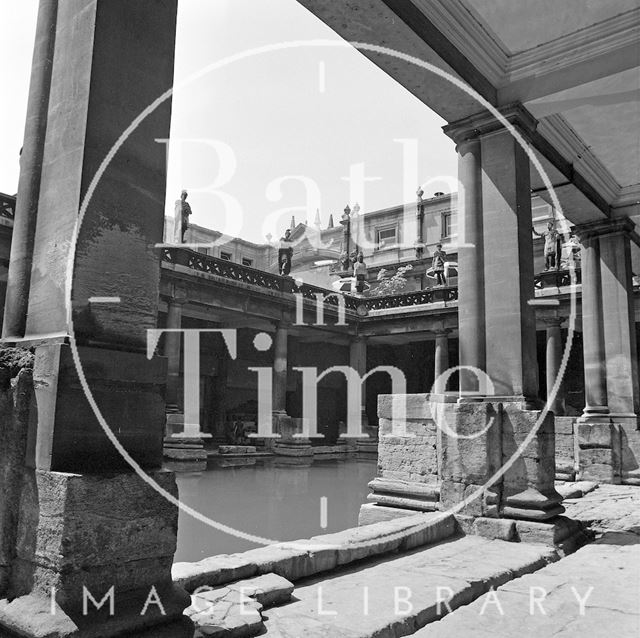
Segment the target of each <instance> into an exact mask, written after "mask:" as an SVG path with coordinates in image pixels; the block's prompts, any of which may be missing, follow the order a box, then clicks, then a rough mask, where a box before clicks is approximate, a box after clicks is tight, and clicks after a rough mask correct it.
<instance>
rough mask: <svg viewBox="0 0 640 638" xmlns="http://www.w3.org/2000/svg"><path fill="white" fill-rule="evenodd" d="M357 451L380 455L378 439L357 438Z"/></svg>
mask: <svg viewBox="0 0 640 638" xmlns="http://www.w3.org/2000/svg"><path fill="white" fill-rule="evenodd" d="M356 451H357V452H359V453H362V454H370V455H371V456H377V455H378V441H376V440H375V439H357V440H356Z"/></svg>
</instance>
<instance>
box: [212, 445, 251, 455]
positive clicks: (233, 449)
mask: <svg viewBox="0 0 640 638" xmlns="http://www.w3.org/2000/svg"><path fill="white" fill-rule="evenodd" d="M255 453H256V446H255V445H221V446H220V447H219V448H218V454H255Z"/></svg>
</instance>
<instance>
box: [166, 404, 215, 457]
mask: <svg viewBox="0 0 640 638" xmlns="http://www.w3.org/2000/svg"><path fill="white" fill-rule="evenodd" d="M194 430H195V428H194ZM166 433H167V435H166V436H165V439H164V443H163V447H162V454H163V456H164V458H165V459H172V460H174V461H206V460H207V451H206V450H205V449H204V439H210V438H212V436H211V434H209V433H207V432H200V431H199V429H198V430H197V431H193V432H191V431H188V430H187V431H185V430H184V414H182V413H181V412H173V411H172V412H168V413H167V425H166Z"/></svg>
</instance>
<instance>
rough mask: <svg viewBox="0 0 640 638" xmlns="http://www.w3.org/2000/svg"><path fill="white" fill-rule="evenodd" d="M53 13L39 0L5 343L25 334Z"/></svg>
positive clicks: (53, 7)
mask: <svg viewBox="0 0 640 638" xmlns="http://www.w3.org/2000/svg"><path fill="white" fill-rule="evenodd" d="M57 14H58V0H40V6H39V9H38V23H37V26H36V40H35V46H34V50H33V61H32V63H31V82H30V85H29V100H28V102H27V119H26V125H25V131H24V141H23V145H22V154H21V157H20V180H19V184H18V198H17V201H16V212H15V216H14V224H13V234H12V238H11V265H10V268H11V278H10V279H9V281H8V282H7V293H6V297H5V305H4V321H3V324H2V334H3V337H4V338H5V339H8V340H9V341H11V340H14V339H16V338H20V337H23V336H24V331H25V324H26V321H27V304H28V302H29V286H30V281H31V260H32V256H33V240H34V236H35V229H36V218H37V214H38V198H39V196H40V174H41V172H42V158H43V154H44V140H45V133H46V130H47V111H48V108H49V90H50V87H51V69H52V64H53V50H54V45H55V40H56V22H57Z"/></svg>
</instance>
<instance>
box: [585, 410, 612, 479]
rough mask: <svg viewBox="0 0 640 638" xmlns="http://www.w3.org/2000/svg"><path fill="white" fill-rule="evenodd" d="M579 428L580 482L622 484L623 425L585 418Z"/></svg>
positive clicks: (604, 419) (605, 419) (606, 418)
mask: <svg viewBox="0 0 640 638" xmlns="http://www.w3.org/2000/svg"><path fill="white" fill-rule="evenodd" d="M576 426H577V440H578V465H579V469H578V478H579V480H581V481H596V482H598V483H620V482H621V480H622V479H621V459H620V453H621V444H620V426H618V425H617V424H615V423H612V422H611V420H610V419H609V418H608V417H603V418H601V420H600V421H596V420H595V419H594V418H592V417H587V418H584V417H581V418H580V419H578V421H577V423H576Z"/></svg>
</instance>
